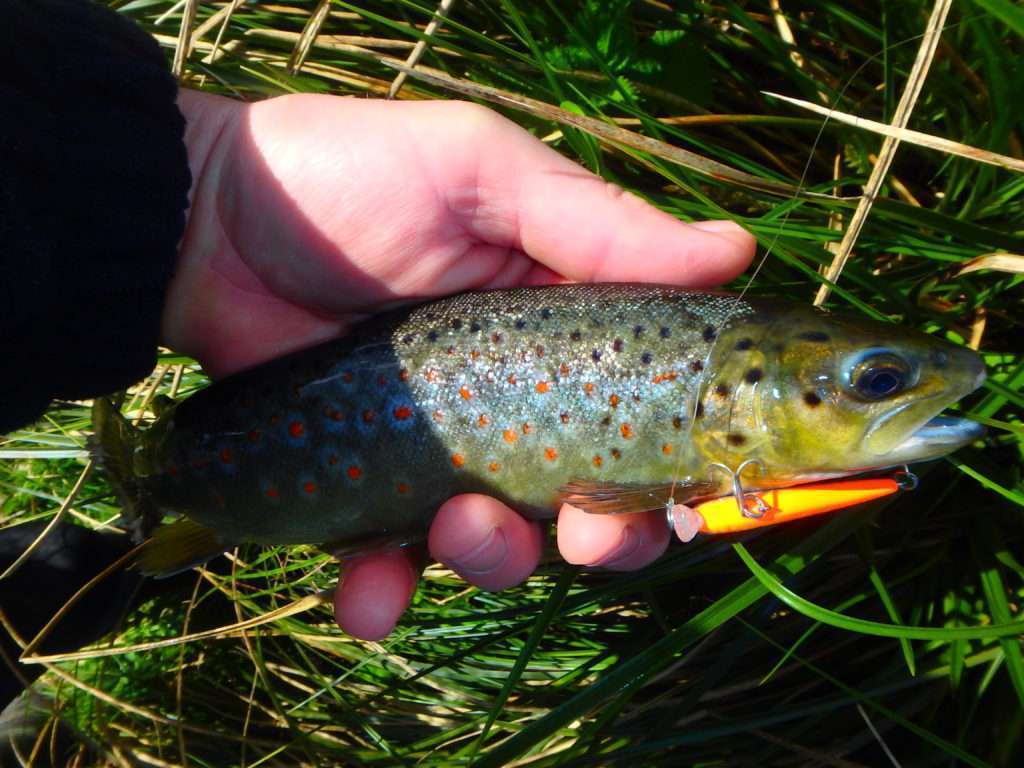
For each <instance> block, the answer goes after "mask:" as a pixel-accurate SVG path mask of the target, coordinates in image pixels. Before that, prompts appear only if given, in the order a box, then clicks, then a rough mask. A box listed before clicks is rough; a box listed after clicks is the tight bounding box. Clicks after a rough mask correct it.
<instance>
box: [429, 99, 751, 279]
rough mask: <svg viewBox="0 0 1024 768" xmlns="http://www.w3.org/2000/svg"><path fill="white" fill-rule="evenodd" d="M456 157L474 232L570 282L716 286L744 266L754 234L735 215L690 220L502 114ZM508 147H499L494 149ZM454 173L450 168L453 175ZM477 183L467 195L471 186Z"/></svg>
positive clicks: (457, 204)
mask: <svg viewBox="0 0 1024 768" xmlns="http://www.w3.org/2000/svg"><path fill="white" fill-rule="evenodd" d="M477 130H478V131H481V132H483V133H490V134H491V135H490V136H488V137H487V140H486V141H484V140H482V138H481V137H478V139H477V141H476V142H475V143H474V142H468V141H467V144H466V146H468V147H470V148H471V150H470V151H471V152H472V149H475V148H476V147H479V148H480V151H478V152H475V153H472V154H471V155H470V156H471V158H472V161H471V162H465V161H464V162H462V163H459V164H458V165H457V166H456V167H459V166H461V168H462V169H463V173H464V174H466V175H468V174H470V173H471V174H472V182H471V184H470V180H469V179H468V178H467V179H464V180H462V181H464V182H465V183H461V184H459V183H457V184H455V185H453V186H450V187H449V189H451V190H455V194H457V195H458V197H457V199H455V200H453V201H452V203H451V206H450V207H451V209H452V210H453V211H456V212H461V213H462V214H463V216H464V220H465V221H466V223H467V225H468V228H469V229H470V231H472V232H473V234H474V235H476V236H477V237H479V238H480V239H482V240H484V241H485V242H490V243H493V244H495V245H502V246H506V247H511V248H516V249H518V250H521V251H524V252H525V253H526V254H528V255H529V256H531V257H533V258H534V259H536V260H538V261H539V262H541V263H542V264H544V265H545V266H547V267H549V268H550V269H552V270H554V271H555V272H557V273H559V274H562V275H565V276H566V277H569V278H571V279H573V280H580V281H614V280H623V281H625V280H638V281H644V282H671V283H678V284H681V285H690V286H707V285H715V284H718V283H722V282H725V281H727V280H729V279H732V278H733V277H735V276H736V275H738V274H739V273H740V272H742V271H743V270H744V269H745V268H746V267H747V265H748V264H749V263H750V261H751V259H752V258H753V255H754V248H755V241H754V238H753V237H752V236H751V235H750V234H749V233H747V232H746V231H745V230H743V229H742V228H741V227H739V226H738V225H736V224H734V223H732V222H729V221H715V222H704V223H702V224H686V223H683V222H680V221H679V220H677V219H676V218H674V217H673V216H670V215H668V214H667V213H664V212H663V211H660V210H658V209H657V208H654V207H653V206H651V205H649V204H648V203H646V202H644V201H643V200H641V199H640V198H639V197H636V196H635V195H632V194H629V193H626V192H624V191H623V190H622V189H620V188H619V187H616V186H615V185H612V184H608V183H607V182H605V181H603V180H602V179H600V178H599V177H597V176H595V175H593V174H591V173H589V172H587V171H586V170H584V169H583V168H581V167H580V166H578V165H576V164H575V163H572V162H570V161H569V160H567V159H566V158H564V157H562V156H561V155H559V154H558V153H557V152H555V151H554V150H552V149H550V148H549V147H547V146H546V145H544V144H542V143H541V142H539V141H537V140H536V139H534V138H533V137H532V136H530V135H529V134H527V133H526V132H525V131H522V130H521V129H520V128H519V127H518V126H516V125H514V124H513V123H511V122H509V121H506V120H504V119H498V118H492V119H491V120H490V121H489V122H487V123H485V127H484V128H480V127H477ZM495 146H498V147H501V148H502V150H501V152H493V151H491V148H492V147H495ZM451 172H452V169H451V167H450V169H449V173H451ZM468 188H472V189H473V190H474V193H473V194H472V195H470V194H469V193H467V191H466V190H467V189H468Z"/></svg>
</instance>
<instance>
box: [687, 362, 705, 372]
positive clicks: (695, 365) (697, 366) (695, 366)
mask: <svg viewBox="0 0 1024 768" xmlns="http://www.w3.org/2000/svg"><path fill="white" fill-rule="evenodd" d="M690 370H691V371H693V372H694V373H700V372H701V371H703V370H704V361H703V360H694V361H693V362H692V363H690Z"/></svg>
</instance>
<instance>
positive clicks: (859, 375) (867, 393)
mask: <svg viewBox="0 0 1024 768" xmlns="http://www.w3.org/2000/svg"><path fill="white" fill-rule="evenodd" d="M909 374H910V371H909V370H908V366H907V364H906V363H905V362H904V361H903V360H901V359H900V358H898V357H896V356H895V355H876V356H873V357H870V358H867V359H866V360H863V361H862V362H860V363H859V364H858V365H857V366H856V367H855V368H854V370H853V375H852V376H850V383H851V384H852V385H853V388H854V389H856V390H857V394H859V395H860V396H861V397H863V398H864V399H865V400H882V399H884V398H886V397H892V396H893V395H898V394H899V393H900V392H902V391H903V390H904V389H906V387H907V383H908V379H909V378H910V376H909Z"/></svg>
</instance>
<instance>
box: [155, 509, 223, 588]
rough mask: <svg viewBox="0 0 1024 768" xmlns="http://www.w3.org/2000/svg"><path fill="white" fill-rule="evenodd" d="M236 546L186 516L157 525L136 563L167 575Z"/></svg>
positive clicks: (158, 576) (157, 575)
mask: <svg viewBox="0 0 1024 768" xmlns="http://www.w3.org/2000/svg"><path fill="white" fill-rule="evenodd" d="M232 546H234V545H233V544H228V543H227V542H225V541H224V540H223V539H221V538H220V536H218V535H217V534H216V533H214V532H213V531H212V530H210V529H209V528H207V527H206V526H205V525H200V524H199V523H197V522H195V521H193V520H189V519H188V518H187V517H183V518H181V519H180V520H176V521H175V522H173V523H171V524H170V525H165V526H163V527H161V528H157V529H156V532H155V533H154V534H153V537H152V538H151V539H149V540H148V541H147V542H146V543H145V544H143V545H142V550H141V551H140V552H139V556H138V558H137V559H136V561H135V564H136V565H137V566H138V568H139V570H141V571H142V572H143V573H144V574H146V575H147V576H155V577H157V578H164V577H167V576H173V575H175V574H176V573H181V572H182V571H187V570H188V569H189V568H192V567H193V566H196V565H201V564H202V563H205V562H206V561H207V560H210V559H211V558H214V557H216V556H217V555H219V554H221V553H222V552H224V551H225V550H227V549H229V548H230V547H232Z"/></svg>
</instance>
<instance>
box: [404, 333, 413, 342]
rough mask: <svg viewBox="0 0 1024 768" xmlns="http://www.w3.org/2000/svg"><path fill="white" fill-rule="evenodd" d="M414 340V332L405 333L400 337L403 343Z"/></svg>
mask: <svg viewBox="0 0 1024 768" xmlns="http://www.w3.org/2000/svg"><path fill="white" fill-rule="evenodd" d="M414 341H416V334H414V333H407V334H405V336H403V337H402V343H403V344H412V343H413V342H414Z"/></svg>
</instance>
